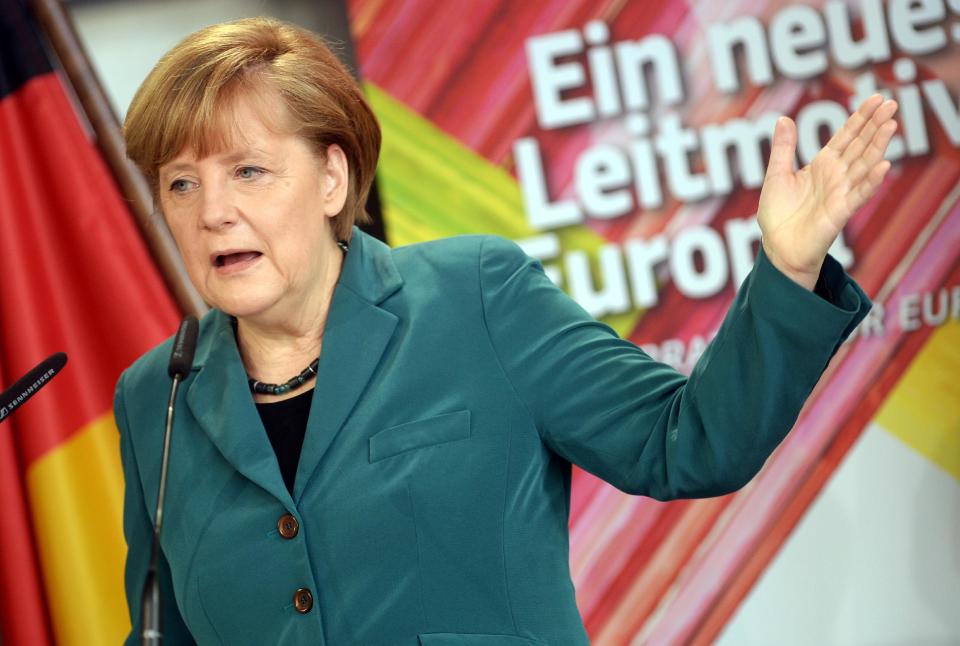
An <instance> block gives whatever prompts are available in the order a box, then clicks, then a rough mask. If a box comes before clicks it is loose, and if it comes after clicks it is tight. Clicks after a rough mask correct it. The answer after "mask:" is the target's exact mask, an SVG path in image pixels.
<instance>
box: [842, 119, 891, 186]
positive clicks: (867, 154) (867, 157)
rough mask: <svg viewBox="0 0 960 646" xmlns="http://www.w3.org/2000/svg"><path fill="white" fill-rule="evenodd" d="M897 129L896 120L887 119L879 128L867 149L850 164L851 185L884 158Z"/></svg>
mask: <svg viewBox="0 0 960 646" xmlns="http://www.w3.org/2000/svg"><path fill="white" fill-rule="evenodd" d="M896 131H897V122H896V121H887V122H886V123H884V124H883V125H882V126H880V129H879V130H877V132H876V134H875V135H874V136H873V139H871V140H870V144H869V145H868V146H867V148H866V150H865V151H864V152H863V153H862V154H861V155H858V156H857V158H856V159H854V160H853V163H851V164H850V166H849V171H847V177H848V179H849V181H850V184H851V186H855V185H856V184H858V183H859V182H860V180H861V179H863V178H864V176H865V175H866V174H867V171H869V170H870V169H871V168H873V167H874V166H876V165H877V163H878V162H880V160H882V159H883V155H884V153H885V152H886V151H887V145H888V144H889V143H890V139H891V138H892V137H893V133H895V132H896Z"/></svg>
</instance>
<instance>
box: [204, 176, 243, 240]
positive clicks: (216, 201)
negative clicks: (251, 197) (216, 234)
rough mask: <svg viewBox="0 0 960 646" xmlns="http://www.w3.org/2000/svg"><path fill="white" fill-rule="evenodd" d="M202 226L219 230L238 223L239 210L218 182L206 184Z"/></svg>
mask: <svg viewBox="0 0 960 646" xmlns="http://www.w3.org/2000/svg"><path fill="white" fill-rule="evenodd" d="M201 195H202V203H201V205H200V226H201V227H203V228H205V229H211V230H214V231H215V230H218V229H223V228H224V227H228V226H230V225H231V224H233V223H235V222H236V221H237V208H236V205H235V204H234V203H233V201H232V200H231V199H230V195H229V192H228V191H227V190H225V188H224V187H223V186H220V185H218V183H217V182H209V181H208V182H206V183H205V184H204V185H203V189H202V191H201Z"/></svg>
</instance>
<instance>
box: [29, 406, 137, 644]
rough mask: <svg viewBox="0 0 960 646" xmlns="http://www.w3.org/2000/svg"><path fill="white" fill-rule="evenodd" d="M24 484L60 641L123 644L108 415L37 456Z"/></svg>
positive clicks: (117, 482)
mask: <svg viewBox="0 0 960 646" xmlns="http://www.w3.org/2000/svg"><path fill="white" fill-rule="evenodd" d="M27 489H28V491H29V495H30V507H31V510H32V511H33V523H34V527H35V528H36V535H37V547H38V549H39V552H40V562H41V564H42V566H43V578H44V583H45V585H46V588H47V600H48V602H49V604H50V615H51V619H52V620H53V621H52V623H53V630H54V633H55V635H56V641H57V644H60V645H61V646H69V645H72V644H77V645H80V644H119V643H121V642H122V641H123V639H124V638H125V637H126V636H127V633H128V632H130V620H129V617H128V614H127V603H126V597H125V595H124V591H123V563H124V559H125V558H126V554H127V545H126V542H125V541H124V538H123V471H122V468H121V466H120V434H119V433H118V432H117V427H116V426H115V425H114V422H113V415H112V414H110V413H106V414H104V415H101V416H100V417H98V418H97V419H95V420H94V421H92V422H90V423H89V424H87V425H86V426H85V427H84V428H81V429H80V430H79V431H78V432H77V433H76V434H74V435H73V436H72V437H71V438H70V439H69V440H67V441H66V442H64V443H63V444H61V445H59V446H58V447H56V448H55V449H53V450H51V451H50V452H49V453H47V454H46V455H44V456H43V457H42V458H40V459H39V460H37V461H36V462H34V463H33V465H31V466H30V468H29V470H28V471H27ZM65 590H69V591H70V594H65V593H64V591H65Z"/></svg>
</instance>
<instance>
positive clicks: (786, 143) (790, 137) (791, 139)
mask: <svg viewBox="0 0 960 646" xmlns="http://www.w3.org/2000/svg"><path fill="white" fill-rule="evenodd" d="M796 150H797V125H796V124H795V123H794V122H793V119H791V118H790V117H780V118H779V119H777V126H776V128H774V130H773V141H772V142H771V143H770V163H768V164H767V177H772V176H774V175H784V174H787V173H792V172H793V161H794V156H795V154H796Z"/></svg>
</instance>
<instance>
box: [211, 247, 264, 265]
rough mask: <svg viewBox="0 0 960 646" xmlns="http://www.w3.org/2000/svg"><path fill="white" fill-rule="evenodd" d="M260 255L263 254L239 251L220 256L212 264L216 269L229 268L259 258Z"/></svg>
mask: <svg viewBox="0 0 960 646" xmlns="http://www.w3.org/2000/svg"><path fill="white" fill-rule="evenodd" d="M261 255H263V254H261V253H260V252H259V251H240V252H237V253H226V254H220V255H218V256H217V257H216V258H215V259H214V261H213V264H214V265H216V266H217V267H229V266H230V265H235V264H237V263H241V262H246V261H248V260H253V259H254V258H259V257H260V256H261Z"/></svg>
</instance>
